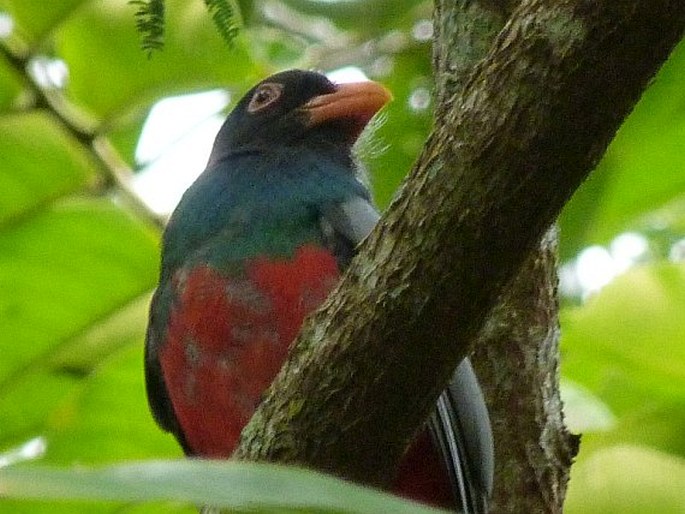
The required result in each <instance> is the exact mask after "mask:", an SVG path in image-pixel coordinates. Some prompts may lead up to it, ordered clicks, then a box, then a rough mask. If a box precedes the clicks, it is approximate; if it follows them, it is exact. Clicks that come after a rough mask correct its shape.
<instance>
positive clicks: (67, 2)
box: [0, 0, 88, 44]
mask: <svg viewBox="0 0 685 514" xmlns="http://www.w3.org/2000/svg"><path fill="white" fill-rule="evenodd" d="M87 2H88V0H59V1H51V2H45V1H44V0H0V11H5V12H7V13H8V14H9V15H10V16H11V17H12V19H13V20H14V23H15V25H16V30H17V32H18V33H19V35H20V37H21V38H22V39H23V40H25V41H26V42H28V43H34V44H35V43H36V42H39V41H40V40H41V39H42V38H44V37H45V36H46V35H47V33H48V32H49V31H50V30H52V29H53V28H54V26H55V25H56V24H58V23H60V22H61V21H63V20H64V19H65V18H67V17H68V16H69V15H70V14H71V13H72V12H73V11H75V10H76V9H77V8H78V7H79V5H81V4H84V3H87Z"/></svg>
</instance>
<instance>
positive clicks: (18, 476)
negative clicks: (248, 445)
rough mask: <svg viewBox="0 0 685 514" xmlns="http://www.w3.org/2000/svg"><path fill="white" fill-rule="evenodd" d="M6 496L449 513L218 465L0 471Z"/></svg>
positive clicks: (292, 471)
mask: <svg viewBox="0 0 685 514" xmlns="http://www.w3.org/2000/svg"><path fill="white" fill-rule="evenodd" d="M0 495H3V496H7V497H10V498H30V499H49V500H57V499H70V500H73V499H81V500H108V501H120V502H127V501H183V502H192V503H195V504H198V505H200V504H210V505H214V506H217V507H222V508H230V509H233V511H234V512H329V513H333V512H336V513H356V514H365V513H368V514H377V513H378V512H393V513H395V514H402V513H406V514H410V513H412V514H430V513H433V514H437V513H439V512H444V511H441V510H438V509H433V508H429V507H425V506H421V505H419V504H417V503H413V502H409V501H406V500H402V499H400V498H397V497H395V496H392V495H389V494H385V493H382V492H380V491H375V490H373V489H369V488H366V487H362V486H358V485H355V484H351V483H349V482H345V481H343V480H340V479H336V478H333V477H330V476H326V475H322V474H319V473H315V472H313V471H308V470H304V469H297V468H292V467H285V466H277V465H273V464H256V463H249V462H218V461H189V460H183V461H158V462H146V463H140V464H127V465H119V466H112V467H107V468H95V469H85V468H78V469H54V468H46V467H38V466H13V467H9V468H3V469H0Z"/></svg>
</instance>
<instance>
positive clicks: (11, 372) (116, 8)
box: [0, 0, 685, 514]
mask: <svg viewBox="0 0 685 514" xmlns="http://www.w3.org/2000/svg"><path fill="white" fill-rule="evenodd" d="M231 4H232V5H233V3H231ZM234 4H235V5H236V6H237V7H239V8H240V19H241V20H242V28H241V30H240V32H239V34H238V36H237V37H236V38H235V39H234V40H233V44H232V46H230V47H229V46H227V45H226V44H225V42H224V41H223V40H222V37H221V36H220V35H219V34H218V33H217V30H216V29H215V26H214V24H213V22H212V19H211V16H210V15H209V14H208V13H207V11H206V9H205V5H204V4H203V2H200V1H184V0H168V1H167V2H166V12H165V17H166V27H165V29H166V30H165V46H164V49H163V50H162V51H158V52H154V54H153V56H152V58H151V59H148V58H147V56H146V54H145V52H143V51H141V49H140V39H139V35H138V34H137V32H136V28H135V12H136V6H131V5H127V4H126V2H124V1H121V0H100V1H94V0H54V1H51V2H45V1H40V0H0V13H1V14H0V38H1V39H0V155H2V159H0V291H2V295H1V296H0V355H2V358H1V359H0V467H2V466H3V465H7V464H8V463H11V462H14V461H17V460H21V459H24V458H26V457H27V455H24V453H22V452H21V451H19V449H21V448H24V449H26V448H27V447H25V446H22V445H24V444H25V443H26V442H27V441H31V440H33V441H34V444H33V445H29V446H31V447H36V446H38V447H40V446H41V445H42V444H44V445H45V452H44V455H43V456H42V458H41V459H40V461H39V462H40V464H46V465H52V466H61V472H65V473H66V472H68V471H69V469H70V468H71V467H72V466H74V465H78V466H84V465H100V464H108V463H116V462H121V461H127V460H133V459H152V458H169V457H178V456H180V455H181V452H180V450H179V449H178V448H177V446H176V444H175V442H174V441H173V440H172V439H171V437H170V436H168V435H165V434H163V433H162V432H161V431H159V429H158V428H157V427H156V426H155V425H154V423H153V421H152V418H151V417H150V415H149V414H148V412H147V406H146V400H145V395H144V386H143V380H142V339H143V332H144V327H145V322H146V308H147V302H148V299H149V295H150V292H151V290H152V288H153V287H154V285H155V280H156V273H157V265H158V241H159V235H160V226H161V224H160V222H159V219H158V217H157V216H155V215H154V214H153V213H150V212H148V211H147V210H146V209H145V208H144V207H143V208H141V203H140V200H139V199H137V198H136V196H135V194H133V193H132V192H131V189H130V180H131V178H132V177H133V176H134V175H135V173H137V171H138V168H139V164H138V163H136V162H135V160H134V149H135V146H136V142H137V140H138V138H139V136H140V133H141V129H142V126H143V123H144V121H145V119H146V117H147V114H148V113H149V111H150V109H151V107H152V106H153V105H154V103H155V102H156V101H158V100H160V99H161V98H164V97H166V96H170V95H174V94H180V93H189V92H199V91H206V90H210V89H215V88H222V89H225V90H227V91H228V92H230V93H233V96H232V98H236V97H237V96H239V95H240V94H241V93H242V92H243V91H245V90H246V89H247V88H248V87H249V86H250V85H252V84H253V83H254V82H255V81H256V80H258V79H259V78H261V77H263V76H265V75H267V74H269V73H271V72H274V71H277V70H279V69H284V68H289V67H303V68H317V69H321V70H324V71H332V70H334V69H337V68H341V67H344V66H349V65H354V66H357V67H359V68H361V69H362V70H363V71H364V72H365V73H366V74H367V75H368V76H369V77H370V78H373V79H375V80H379V81H382V82H384V83H385V84H386V85H387V86H388V87H390V89H391V90H392V91H393V93H394V96H395V101H394V102H393V103H392V104H391V105H390V106H389V107H388V108H387V110H386V112H385V114H384V117H383V120H384V121H383V122H381V123H378V124H376V127H375V131H374V134H373V135H372V137H371V138H370V139H371V142H370V143H369V144H368V145H366V148H362V150H361V151H362V154H363V155H364V156H365V157H366V158H367V159H366V160H367V164H368V168H369V170H370V174H371V177H372V182H373V185H374V189H375V193H376V196H377V200H378V202H379V204H380V205H381V206H384V205H386V204H387V202H388V201H389V199H390V198H391V196H392V194H393V192H394V191H395V190H396V188H397V187H398V185H399V184H400V182H401V180H402V177H403V176H404V174H405V173H406V172H407V171H408V170H409V169H410V167H411V165H412V163H413V161H414V159H415V158H416V155H417V153H418V151H419V150H420V148H421V145H422V143H423V141H424V139H425V137H426V135H427V133H428V131H429V129H430V126H431V117H430V111H431V99H430V91H431V67H430V45H429V40H430V24H429V19H430V14H431V4H430V2H428V1H420V0H368V1H364V2H362V1H361V0H349V1H340V2H320V1H314V0H259V1H238V2H235V3H234ZM10 25H11V30H9V29H8V28H4V27H10ZM60 70H63V71H66V72H67V73H66V75H65V74H64V73H62V76H61V75H60V73H59V71H60ZM103 142H106V143H108V144H109V145H110V146H111V151H108V152H104V151H103V150H102V149H103V144H102V143H103ZM684 148H685V45H680V47H679V48H677V49H676V51H675V52H674V54H673V56H672V58H671V59H670V61H669V62H668V63H667V64H666V66H665V67H664V69H663V70H662V71H661V73H660V74H659V75H658V77H656V79H655V80H654V82H653V84H652V85H651V87H650V89H649V90H648V91H647V92H646V94H645V95H644V97H643V99H642V100H641V102H640V103H639V104H638V106H637V107H636V109H635V111H634V112H633V114H632V115H631V116H630V118H629V119H628V120H627V121H626V122H625V124H624V126H623V127H622V128H621V130H620V131H619V133H618V134H617V137H616V140H615V141H614V143H613V144H612V145H611V147H610V149H609V151H608V152H607V154H606V156H605V158H604V159H603V160H602V162H601V163H600V165H599V166H598V169H597V170H596V172H595V173H594V174H593V175H592V176H591V178H590V179H589V180H588V181H587V183H586V184H585V185H584V186H583V187H582V188H581V189H580V190H579V191H578V193H577V194H576V196H575V197H574V199H573V200H572V201H571V203H570V204H569V205H568V206H567V208H566V210H565V211H564V213H563V214H562V216H561V220H560V226H561V233H562V241H561V244H562V249H561V253H562V258H563V259H564V261H566V262H571V261H572V260H573V259H574V258H575V256H576V255H577V254H578V252H580V251H581V250H582V249H583V248H585V247H587V246H588V245H597V244H599V245H608V244H609V243H611V241H612V240H613V239H614V238H615V237H616V236H617V235H619V234H621V233H623V232H626V231H631V232H635V233H639V234H641V235H642V236H643V237H644V238H645V239H646V241H647V244H648V251H647V252H646V253H645V254H644V255H643V256H642V257H641V262H640V263H639V265H638V266H637V267H635V268H633V269H631V270H629V271H628V272H627V273H625V274H624V275H622V276H620V277H619V278H618V279H616V280H615V281H614V282H612V283H611V284H610V285H609V286H608V287H606V288H605V289H604V290H602V291H601V292H600V293H599V294H596V295H595V296H594V297H592V298H589V299H588V300H587V301H584V302H578V301H568V302H565V303H564V308H563V311H562V323H563V332H564V339H563V363H564V364H563V369H562V372H563V375H564V384H565V386H566V387H565V390H566V391H567V392H568V399H569V401H568V410H569V420H570V422H571V424H572V428H573V427H574V426H575V427H577V428H578V429H582V430H584V431H585V432H586V434H585V436H584V438H583V446H582V451H581V455H580V457H579V462H578V464H577V465H576V466H575V467H574V469H573V479H572V483H571V488H570V493H569V500H568V502H567V512H569V513H571V514H574V513H594V512H597V513H599V512H602V513H609V512H659V513H671V512H673V513H676V512H685V498H684V497H683V491H685V344H683V343H685V341H684V337H685V336H684V334H685V316H683V312H685V263H684V262H683V255H684V254H685V251H683V250H682V248H683V241H684V240H685V194H684V191H685V173H684V172H685V151H683V149H684ZM679 249H680V250H679ZM669 256H670V257H671V260H672V262H669V259H668V257H669ZM575 300H577V298H576V299H575ZM38 437H40V438H42V439H39V440H38V441H40V444H36V439H35V438H38ZM179 465H180V466H182V465H183V464H182V463H181V464H179ZM25 466H26V465H15V466H10V467H8V468H6V470H4V471H3V470H0V495H2V494H4V493H6V492H9V489H5V488H6V487H9V486H8V485H7V484H9V483H10V475H8V474H5V475H3V474H2V473H3V472H5V473H12V472H15V471H16V472H17V473H19V474H21V473H23V472H25V471H24V470H27V469H29V470H30V469H31V468H27V467H25ZM41 469H43V468H41ZM43 471H44V469H43ZM43 471H41V470H40V469H38V470H36V472H35V474H34V475H33V476H34V477H35V478H36V484H35V491H38V490H41V489H40V488H41V487H44V488H45V490H44V491H43V492H44V493H45V494H44V495H43V496H42V495H41V494H38V493H36V494H27V493H23V494H21V496H30V497H32V498H37V497H43V498H50V497H59V496H60V493H59V491H61V490H63V489H62V488H63V487H66V486H64V485H62V486H60V485H56V484H55V483H52V484H48V483H47V482H45V481H44V482H40V481H39V480H38V478H39V477H43V478H45V477H44V475H42V474H41V473H43ZM106 472H109V471H105V472H103V473H106ZM25 473H26V474H24V475H23V477H24V478H23V480H24V482H25V481H26V479H27V478H28V477H31V476H32V475H31V473H30V471H26V472H25ZM266 473H267V475H268V471H266ZM172 474H173V473H172ZM3 476H4V477H5V478H3ZM17 476H18V475H17ZM53 478H55V477H53ZM55 479H56V478H55ZM291 479H293V477H290V478H284V479H283V480H284V481H283V482H282V483H281V486H282V487H283V488H284V489H282V491H281V493H282V497H283V501H284V502H285V504H286V505H295V504H296V502H297V501H298V498H297V495H296V492H292V491H291V492H290V493H289V492H288V491H289V490H288V489H287V484H288V483H290V482H288V480H291ZM3 480H7V482H5V485H3ZM46 480H48V479H46ZM69 481H72V482H73V481H78V478H77V477H76V475H67V479H66V480H65V482H63V483H68V482H69ZM180 483H181V482H177V484H180ZM305 483H307V484H308V487H317V485H316V484H317V482H316V480H315V479H312V481H311V482H306V480H305ZM166 487H167V490H168V491H173V490H174V485H173V482H170V483H168V484H166ZM51 488H52V489H51ZM50 492H52V496H51V495H50ZM16 494H19V493H16ZM64 494H66V493H62V496H63V495H64ZM345 494H346V495H351V496H352V497H353V498H356V496H355V494H356V493H355V492H354V491H352V490H350V491H347V492H346V493H345ZM76 496H78V495H75V497H76ZM99 497H103V498H105V497H106V498H119V499H120V500H121V501H122V503H87V504H85V503H79V504H77V505H74V504H71V503H48V502H46V501H30V502H28V501H18V500H12V501H10V500H1V501H0V510H3V511H5V510H7V511H8V512H37V513H39V512H44V511H45V512H51V513H53V514H54V513H55V512H59V511H64V512H74V511H78V512H90V511H91V510H92V511H93V512H99V513H102V512H108V511H112V512H113V511H116V512H135V513H138V512H158V511H159V510H160V508H159V505H157V506H145V505H140V504H136V503H131V500H134V499H135V498H132V497H131V496H130V495H126V494H120V495H116V494H115V493H113V492H112V491H109V492H107V493H106V494H105V493H103V494H102V495H100V496H99ZM162 497H164V498H167V499H172V498H177V497H176V496H173V495H169V494H167V495H162ZM186 498H192V495H189V496H186ZM340 501H343V500H340ZM379 501H380V500H379ZM385 501H388V500H385ZM390 501H392V500H390ZM289 502H290V503H289ZM265 505H266V503H265ZM359 505H362V506H360V507H359V509H360V510H359V512H363V510H361V509H363V505H364V504H363V503H360V504H359ZM388 505H390V504H388ZM163 510H164V511H165V512H173V511H178V512H192V511H193V509H192V508H191V507H186V506H182V505H178V504H174V506H171V505H165V507H164V509H163Z"/></svg>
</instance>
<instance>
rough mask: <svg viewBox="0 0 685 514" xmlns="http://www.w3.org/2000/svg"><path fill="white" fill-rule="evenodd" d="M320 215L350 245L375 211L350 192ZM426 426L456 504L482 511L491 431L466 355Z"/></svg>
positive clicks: (490, 469) (490, 465)
mask: <svg viewBox="0 0 685 514" xmlns="http://www.w3.org/2000/svg"><path fill="white" fill-rule="evenodd" d="M323 218H324V220H325V222H326V223H328V224H329V225H330V227H331V228H332V229H333V231H334V233H335V234H336V235H337V236H338V238H340V237H342V238H343V239H345V240H346V241H348V243H349V244H350V245H351V248H352V249H354V248H355V247H356V246H357V245H358V244H359V243H360V242H361V241H362V240H363V239H364V238H365V237H366V236H367V235H368V234H369V233H370V232H371V229H373V227H374V226H375V225H376V223H377V222H378V219H379V218H380V215H379V214H378V211H377V210H376V209H375V207H374V206H373V205H372V204H371V203H370V202H369V201H368V200H367V199H365V198H362V197H359V196H355V197H353V198H351V199H349V200H347V201H345V202H341V203H337V204H333V205H330V206H327V207H326V208H325V209H323ZM350 257H351V255H350ZM429 428H430V431H431V434H432V436H433V439H434V441H435V444H436V446H437V447H438V449H439V451H440V453H441V455H442V458H443V460H444V462H445V465H446V466H447V469H448V473H449V475H450V482H451V483H452V486H453V489H454V495H455V498H456V499H457V507H460V509H461V510H462V511H463V512H464V513H466V514H470V513H476V514H480V513H484V512H487V502H488V499H489V498H490V496H491V493H492V484H493V473H494V446H493V441H492V429H491V426H490V417H489V415H488V411H487V407H486V406H485V400H484V398H483V393H482V392H481V389H480V386H479V385H478V379H477V378H476V375H475V373H474V371H473V368H472V367H471V362H470V361H469V359H468V358H467V359H464V360H463V361H462V363H461V364H460V365H459V366H458V367H457V369H456V370H455V373H454V376H453V377H452V381H451V382H450V385H449V386H448V387H447V389H445V390H444V391H443V392H442V394H441V395H440V397H439V398H438V402H437V404H436V407H435V410H434V411H433V413H432V414H431V417H430V420H429Z"/></svg>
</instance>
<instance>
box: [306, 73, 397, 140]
mask: <svg viewBox="0 0 685 514" xmlns="http://www.w3.org/2000/svg"><path fill="white" fill-rule="evenodd" d="M390 100H392V94H391V93H390V91H388V90H387V89H386V88H385V87H383V86H382V85H380V84H378V83H376V82H370V81H368V82H354V83H349V84H339V85H337V86H336V90H335V91H334V92H333V93H329V94H326V95H320V96H316V97H314V98H312V99H311V100H310V101H309V102H307V103H306V104H304V106H303V107H302V110H303V111H304V112H306V113H307V116H308V117H307V122H308V124H309V125H310V126H316V125H320V124H322V123H325V122H327V121H332V120H341V119H344V120H351V121H352V122H353V123H354V127H355V133H354V136H355V138H356V136H358V135H359V133H360V132H361V131H362V130H364V127H366V124H367V123H368V122H369V120H370V119H371V118H373V116H374V115H375V114H376V113H377V112H378V111H379V110H380V109H381V108H382V107H383V106H384V105H385V104H387V103H388V102H389V101H390Z"/></svg>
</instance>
